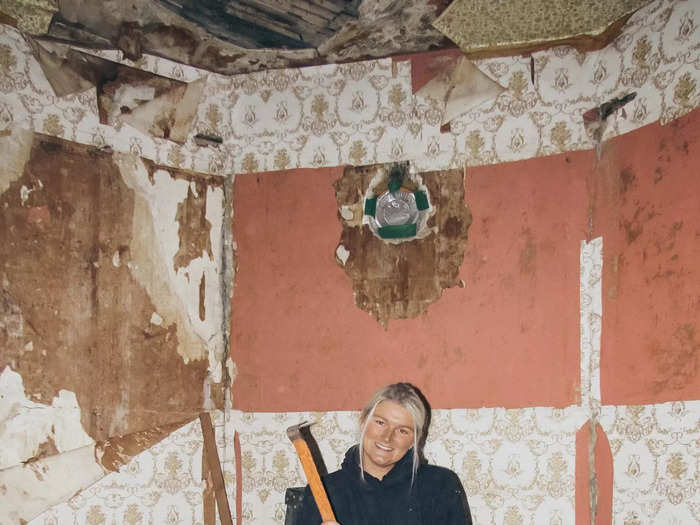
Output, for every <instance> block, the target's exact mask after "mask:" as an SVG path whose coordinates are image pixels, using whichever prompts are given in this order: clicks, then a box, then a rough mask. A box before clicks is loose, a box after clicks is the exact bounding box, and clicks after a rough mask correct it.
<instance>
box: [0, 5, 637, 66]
mask: <svg viewBox="0 0 700 525" xmlns="http://www.w3.org/2000/svg"><path fill="white" fill-rule="evenodd" d="M649 1H650V0H609V1H608V2H604V3H603V2H599V1H595V0H584V1H578V0H577V1H573V0H554V1H552V2H540V1H538V0H515V1H512V2H493V1H492V0H469V1H466V0H456V1H454V2H450V0H404V1H399V0H294V1H291V0H279V1H276V2H269V1H267V0H206V1H204V0H197V1H195V0H130V1H129V2H124V1H123V0H104V1H102V0H0V17H1V18H0V20H2V21H4V23H12V22H13V21H14V24H15V25H16V26H17V27H18V28H19V29H21V30H22V31H24V32H26V33H30V34H33V35H35V36H37V37H40V38H41V39H43V40H47V39H51V40H55V41H60V42H64V43H70V44H73V45H76V46H83V47H87V48H99V49H105V48H109V49H115V48H118V49H121V50H122V51H123V53H124V56H125V57H126V58H129V59H131V60H138V59H139V58H140V57H141V56H142V54H151V55H155V56H161V57H164V58H168V59H171V60H175V61H177V62H181V63H184V64H189V65H192V66H195V67H198V68H201V69H206V70H209V71H213V72H216V73H221V74H226V75H232V74H239V73H249V72H252V71H259V70H265V69H277V68H288V67H300V66H308V65H318V64H324V63H338V62H351V61H358V60H363V59H369V58H381V57H388V56H395V55H405V54H411V53H419V52H425V51H431V50H438V49H449V48H455V46H457V45H458V46H459V47H460V48H461V49H462V51H464V53H465V54H466V55H467V56H469V57H471V58H474V57H478V56H490V55H512V54H520V53H528V52H532V51H534V50H538V49H542V48H545V47H551V46H553V45H561V44H569V45H573V46H575V47H578V48H579V49H580V50H586V49H594V48H600V47H603V46H605V45H606V44H607V43H609V42H611V41H612V40H613V39H614V38H615V37H616V36H617V35H618V34H619V31H620V30H621V28H622V26H623V25H624V23H625V22H626V20H627V19H628V18H629V16H630V15H631V14H632V13H633V12H634V11H635V10H636V9H639V8H640V7H642V6H643V5H645V4H647V3H649ZM448 6H449V7H448ZM8 17H9V18H8Z"/></svg>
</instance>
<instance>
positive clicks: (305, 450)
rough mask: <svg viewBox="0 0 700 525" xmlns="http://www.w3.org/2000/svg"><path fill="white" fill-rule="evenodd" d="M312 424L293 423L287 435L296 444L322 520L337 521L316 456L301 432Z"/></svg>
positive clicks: (306, 422) (295, 446)
mask: <svg viewBox="0 0 700 525" xmlns="http://www.w3.org/2000/svg"><path fill="white" fill-rule="evenodd" d="M310 425H312V423H309V422H308V421H305V422H303V423H299V424H298V425H292V426H291V427H289V428H288V429H287V436H289V439H290V440H291V441H292V443H293V444H294V448H295V449H297V454H298V455H299V460H300V461H301V466H302V468H303V469H304V474H306V481H308V482H309V488H311V494H312V495H313V497H314V501H315V502H316V506H317V507H318V511H319V513H320V514H321V521H335V514H333V509H332V508H331V502H330V501H328V495H327V494H326V489H325V488H324V487H323V483H322V482H321V476H319V475H318V469H317V468H316V463H314V458H313V457H312V456H311V450H309V445H308V444H307V443H306V440H305V439H304V436H303V435H302V433H301V429H302V428H304V427H308V426H310Z"/></svg>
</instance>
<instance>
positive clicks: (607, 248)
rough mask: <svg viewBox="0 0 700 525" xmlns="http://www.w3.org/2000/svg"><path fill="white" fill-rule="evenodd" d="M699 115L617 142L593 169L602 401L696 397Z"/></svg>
mask: <svg viewBox="0 0 700 525" xmlns="http://www.w3.org/2000/svg"><path fill="white" fill-rule="evenodd" d="M699 136H700V112H699V111H697V110H696V111H695V112H693V113H691V114H689V115H688V116H686V117H684V118H681V119H679V120H677V121H674V122H672V123H671V124H670V125H668V126H660V125H658V124H653V125H650V126H646V127H644V128H642V129H640V130H637V131H635V132H633V133H630V134H628V135H624V136H622V137H619V138H617V139H616V140H615V141H613V142H612V143H611V144H610V145H609V154H606V155H605V157H604V159H605V160H604V162H603V163H602V165H601V166H600V168H599V169H598V170H597V171H596V181H597V182H596V185H595V186H594V190H595V202H596V213H595V224H596V228H595V229H596V234H597V235H602V236H603V253H604V264H603V268H604V276H603V332H602V333H603V340H602V348H601V381H602V384H601V390H602V397H603V402H604V403H606V404H645V403H660V402H664V401H673V400H678V399H698V398H700V362H699V360H700V144H699V143H698V137H699Z"/></svg>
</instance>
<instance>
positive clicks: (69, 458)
mask: <svg viewBox="0 0 700 525" xmlns="http://www.w3.org/2000/svg"><path fill="white" fill-rule="evenodd" d="M105 473H106V471H105V469H104V468H103V467H102V466H101V465H100V464H99V463H97V461H95V446H94V445H88V446H85V447H81V448H77V449H74V450H71V451H68V452H65V453H63V454H58V455H54V456H49V457H45V458H41V459H39V460H37V461H35V462H32V463H29V464H28V465H27V466H24V465H20V466H16V467H13V468H9V469H6V470H0V486H1V487H5V494H4V495H3V504H2V505H0V523H27V522H29V521H30V520H32V519H34V518H35V517H37V516H38V515H39V514H41V513H42V512H44V511H45V510H47V509H49V508H51V507H53V506H54V505H57V504H58V503H62V502H64V501H67V500H69V499H70V498H72V497H73V496H75V495H76V494H77V493H79V492H80V491H81V490H83V489H85V488H87V487H89V486H90V485H92V484H93V483H95V482H96V481H98V480H99V479H101V478H103V477H104V475H105Z"/></svg>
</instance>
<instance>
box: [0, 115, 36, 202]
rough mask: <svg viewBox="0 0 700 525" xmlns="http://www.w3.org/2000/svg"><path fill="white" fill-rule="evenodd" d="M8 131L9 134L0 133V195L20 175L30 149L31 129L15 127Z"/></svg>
mask: <svg viewBox="0 0 700 525" xmlns="http://www.w3.org/2000/svg"><path fill="white" fill-rule="evenodd" d="M10 131H11V133H10V134H9V135H4V134H3V135H0V158H1V159H2V164H3V166H2V170H0V195H2V194H3V193H5V191H7V189H8V188H9V187H10V184H12V182H14V181H15V180H17V179H18V178H20V177H21V176H22V172H23V171H24V165H25V164H26V163H27V159H29V153H30V152H31V149H32V136H33V133H32V132H31V131H28V130H25V129H21V128H17V127H15V128H12V129H11V130H10Z"/></svg>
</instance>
